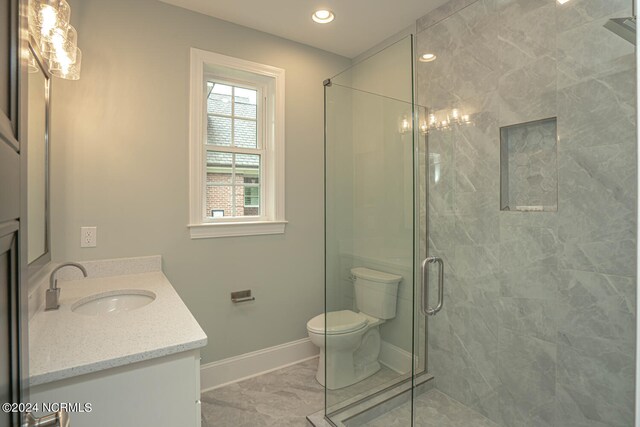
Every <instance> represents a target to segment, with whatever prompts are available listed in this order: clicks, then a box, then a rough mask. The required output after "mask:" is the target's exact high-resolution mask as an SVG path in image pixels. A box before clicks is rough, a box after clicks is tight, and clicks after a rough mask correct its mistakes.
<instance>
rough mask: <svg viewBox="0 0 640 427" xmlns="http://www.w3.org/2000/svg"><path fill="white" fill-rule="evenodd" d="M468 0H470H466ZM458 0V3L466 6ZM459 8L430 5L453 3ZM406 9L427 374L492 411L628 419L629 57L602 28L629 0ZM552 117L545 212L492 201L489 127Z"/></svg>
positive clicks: (632, 110)
mask: <svg viewBox="0 0 640 427" xmlns="http://www.w3.org/2000/svg"><path fill="white" fill-rule="evenodd" d="M471 3H473V4H471ZM469 4H471V5H469ZM463 6H468V7H466V8H463V9H462V10H460V11H459V12H458V13H454V14H453V15H452V16H450V17H449V18H447V19H445V20H441V19H442V18H443V17H444V16H446V15H448V14H450V13H451V12H452V11H454V10H455V9H456V8H458V9H459V8H461V7H463ZM445 8H448V9H447V10H445V11H444V12H442V11H440V12H436V13H434V14H433V15H431V16H429V15H428V16H427V17H425V18H422V19H420V20H419V22H418V24H419V27H420V29H424V31H422V32H421V33H420V34H419V35H418V53H419V54H420V53H425V52H432V53H436V54H437V56H438V59H437V60H436V61H435V62H432V63H427V64H419V66H418V67H419V68H418V84H419V88H418V93H419V103H420V104H422V105H426V106H427V107H429V108H431V109H432V111H440V110H445V109H451V108H454V107H457V108H461V109H463V110H464V111H465V112H466V113H468V114H471V115H472V121H473V125H472V126H461V127H454V128H453V129H451V130H449V131H434V132H431V133H430V135H429V149H430V152H432V153H438V154H440V159H441V166H442V176H441V179H440V180H439V182H438V184H435V183H433V182H432V183H431V184H430V186H429V242H428V245H429V251H430V253H431V254H432V255H438V256H442V257H443V258H444V259H445V262H446V265H447V278H446V296H445V308H444V310H443V311H442V312H441V313H440V314H438V315H437V316H436V317H435V318H431V319H429V353H428V361H429V369H430V371H431V372H432V373H433V374H434V375H435V377H436V384H437V387H438V388H439V389H441V390H442V391H444V392H446V393H447V394H449V395H450V396H452V397H453V398H455V399H457V400H459V401H461V402H463V403H465V404H466V405H469V406H471V407H472V408H474V409H476V410H479V411H480V412H482V413H483V414H485V415H486V416H487V417H489V418H491V419H493V420H495V421H497V422H498V423H500V424H502V425H505V426H536V427H544V426H557V427H572V426H581V427H585V426H630V425H632V424H633V415H634V412H633V411H634V408H633V404H634V368H635V363H634V347H635V315H636V307H635V298H636V281H635V274H636V267H635V265H636V264H635V260H636V241H635V235H636V174H637V170H636V156H637V153H636V90H635V89H636V87H635V85H636V68H635V67H636V65H635V54H634V48H633V46H632V45H630V44H628V43H627V42H625V41H624V40H622V39H620V38H618V37H617V36H615V35H613V34H612V33H610V32H608V31H607V30H606V29H604V28H603V24H604V22H605V21H606V19H607V18H608V17H610V16H611V17H612V16H616V17H619V16H628V15H629V14H630V13H631V1H629V0H610V1H605V0H582V1H569V2H567V3H565V4H564V5H559V4H558V3H557V2H556V1H555V0H478V1H477V2H471V1H468V0H463V1H457V0H456V1H453V2H451V3H450V4H449V5H448V6H445ZM554 116H557V118H558V136H559V140H558V169H559V175H558V185H559V193H558V211H557V212H540V213H536V212H500V211H499V197H500V194H499V191H500V190H499V179H500V177H499V162H500V152H499V147H500V145H499V141H500V135H499V128H500V127H501V126H507V125H512V124H516V123H522V122H528V121H531V120H538V119H543V118H547V117H554Z"/></svg>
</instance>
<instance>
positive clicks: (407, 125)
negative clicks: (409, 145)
mask: <svg viewBox="0 0 640 427" xmlns="http://www.w3.org/2000/svg"><path fill="white" fill-rule="evenodd" d="M412 128H413V125H412V124H411V119H409V118H407V117H406V116H405V117H403V118H402V120H400V134H402V135H404V134H405V133H409V132H411V130H412Z"/></svg>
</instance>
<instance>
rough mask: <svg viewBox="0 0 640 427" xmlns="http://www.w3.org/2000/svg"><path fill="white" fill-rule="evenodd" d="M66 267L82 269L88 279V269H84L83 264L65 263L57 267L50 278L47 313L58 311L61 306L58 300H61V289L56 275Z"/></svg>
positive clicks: (46, 300) (46, 303) (46, 301)
mask: <svg viewBox="0 0 640 427" xmlns="http://www.w3.org/2000/svg"><path fill="white" fill-rule="evenodd" d="M64 267H76V268H78V269H80V271H82V274H84V277H87V269H86V268H84V266H83V265H82V264H78V263H76V262H65V263H64V264H62V265H59V266H57V267H56V268H55V269H54V270H53V271H52V272H51V276H49V289H47V294H46V299H45V307H44V309H45V310H46V311H48V310H57V309H58V308H59V307H60V304H58V299H59V298H60V288H59V287H58V279H56V274H57V273H58V270H60V269H61V268H64Z"/></svg>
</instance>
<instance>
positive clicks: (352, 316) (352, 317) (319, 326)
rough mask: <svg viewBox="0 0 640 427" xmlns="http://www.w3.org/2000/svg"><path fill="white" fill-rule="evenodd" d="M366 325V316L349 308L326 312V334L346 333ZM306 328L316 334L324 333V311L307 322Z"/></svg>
mask: <svg viewBox="0 0 640 427" xmlns="http://www.w3.org/2000/svg"><path fill="white" fill-rule="evenodd" d="M365 326H367V318H366V317H364V316H363V315H362V314H359V313H354V312H353V311H351V310H341V311H330V312H329V313H327V332H326V333H327V335H333V334H346V333H347V332H354V331H357V330H359V329H362V328H364V327H365ZM307 329H308V330H309V331H311V332H315V333H317V334H324V333H325V320H324V313H322V314H319V315H317V316H316V317H314V318H313V319H311V320H309V322H307Z"/></svg>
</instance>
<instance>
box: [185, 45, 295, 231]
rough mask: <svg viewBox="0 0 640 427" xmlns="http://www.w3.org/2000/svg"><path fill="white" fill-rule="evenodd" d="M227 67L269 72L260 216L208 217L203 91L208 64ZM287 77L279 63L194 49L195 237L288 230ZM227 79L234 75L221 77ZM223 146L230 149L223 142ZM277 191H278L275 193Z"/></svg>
mask: <svg viewBox="0 0 640 427" xmlns="http://www.w3.org/2000/svg"><path fill="white" fill-rule="evenodd" d="M207 67H209V68H225V69H231V70H234V71H239V72H244V73H251V74H253V75H257V76H262V77H265V78H266V80H268V81H269V83H268V84H267V85H266V86H265V89H264V90H265V93H266V94H267V93H268V96H267V102H265V103H264V105H265V110H266V111H265V112H264V114H266V116H265V117H266V118H265V120H264V122H265V127H267V126H266V125H267V124H268V123H269V122H272V126H269V127H271V129H265V130H264V138H263V143H264V149H265V151H266V153H267V155H266V156H264V157H265V162H264V166H263V167H264V171H263V172H262V174H263V177H264V179H263V187H262V188H263V189H262V194H263V195H264V198H263V199H262V200H263V201H264V202H263V203H264V207H263V209H264V213H263V216H261V217H247V218H246V219H244V218H239V217H235V218H221V219H216V220H211V221H205V220H204V218H203V215H202V213H203V212H204V200H205V199H204V195H205V191H206V168H205V165H204V157H203V156H204V151H205V150H204V140H205V138H204V129H205V126H204V118H205V114H203V113H205V111H203V108H204V105H205V104H204V101H205V100H204V91H203V89H202V87H203V82H204V81H205V76H206V75H207V74H212V72H208V71H205V68H207ZM284 77H285V71H284V70H283V69H281V68H276V67H272V66H269V65H263V64H258V63H256V62H251V61H245V60H243V59H238V58H233V57H230V56H226V55H221V54H218V53H214V52H208V51H204V50H200V49H195V48H191V73H190V109H189V125H190V126H189V128H190V129H189V224H188V227H189V231H190V234H191V238H192V239H204V238H213V237H233V236H253V235H265V234H283V233H284V231H285V225H286V224H287V221H286V220H285V199H284V196H285V193H284V192H285V188H284V183H285V180H284V171H285V168H284V159H285V152H284V142H285V141H284V139H285V138H284V100H285V93H284ZM220 78H221V79H223V80H230V79H233V78H232V77H231V76H220ZM220 151H231V150H228V147H220ZM270 192H273V193H275V194H271V193H270Z"/></svg>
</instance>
